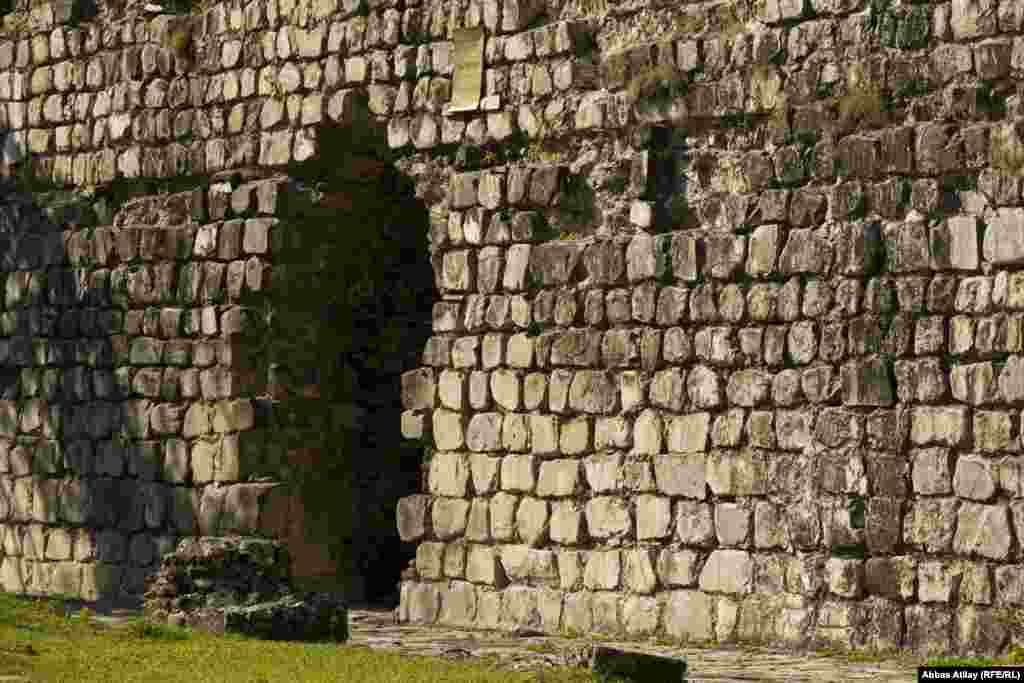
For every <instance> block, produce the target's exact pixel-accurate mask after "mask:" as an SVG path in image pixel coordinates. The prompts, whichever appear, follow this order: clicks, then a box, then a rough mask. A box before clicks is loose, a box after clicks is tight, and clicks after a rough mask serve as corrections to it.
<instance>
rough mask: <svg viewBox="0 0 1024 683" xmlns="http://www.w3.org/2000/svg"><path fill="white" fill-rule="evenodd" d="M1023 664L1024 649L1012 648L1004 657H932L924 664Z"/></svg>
mask: <svg viewBox="0 0 1024 683" xmlns="http://www.w3.org/2000/svg"><path fill="white" fill-rule="evenodd" d="M1022 664H1024V649H1020V648H1013V649H1012V650H1010V652H1009V653H1007V655H1006V656H1005V657H933V658H931V659H929V660H928V662H927V663H926V664H925V666H961V667H980V666H1020V665H1022Z"/></svg>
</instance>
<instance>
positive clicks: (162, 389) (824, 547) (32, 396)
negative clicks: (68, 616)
mask: <svg viewBox="0 0 1024 683" xmlns="http://www.w3.org/2000/svg"><path fill="white" fill-rule="evenodd" d="M83 8H84V4H82V6H79V4H78V3H76V2H73V1H70V0H62V1H61V2H40V3H33V4H32V6H31V7H21V6H19V8H18V9H17V10H16V11H15V12H13V13H11V14H10V15H8V16H6V17H4V27H5V33H4V35H3V36H0V125H2V126H3V127H4V128H5V131H6V133H5V134H4V135H3V138H2V145H0V162H2V163H3V164H4V165H5V166H10V165H15V164H16V166H11V167H12V168H13V169H14V170H15V171H16V172H17V173H18V175H19V176H20V177H23V178H29V179H35V181H37V182H38V181H41V180H47V181H51V182H54V183H56V184H58V185H60V186H63V187H75V188H76V189H78V190H80V191H83V192H87V191H91V190H92V189H95V188H104V187H109V186H111V185H116V184H118V183H121V182H123V181H124V180H136V179H156V180H159V179H167V178H179V177H191V178H196V179H197V180H196V187H195V188H191V190H190V191H188V192H182V193H175V194H171V195H159V194H155V195H149V196H146V197H142V198H140V199H139V200H137V201H138V204H137V205H134V206H135V207H136V209H138V210H139V212H140V213H138V214H133V213H132V212H131V211H129V210H127V209H126V207H121V206H115V207H112V209H113V212H114V214H115V215H117V214H118V212H120V215H122V216H124V217H125V218H124V219H117V218H110V217H108V219H109V220H107V219H97V220H96V221H95V225H96V226H97V227H95V228H92V229H90V227H89V226H88V225H87V224H86V223H84V222H80V221H79V220H78V219H77V218H75V217H74V216H67V215H62V216H60V217H58V218H57V219H54V220H53V221H52V222H50V223H48V224H46V225H45V226H44V224H43V221H42V219H39V220H37V219H36V218H35V217H33V216H31V215H30V213H29V212H28V211H27V210H23V209H22V208H20V204H13V203H8V204H5V207H4V211H5V213H4V214H3V215H4V226H3V227H4V229H5V230H6V231H7V232H6V233H5V239H6V235H7V234H9V235H10V243H9V244H8V245H6V248H5V249H4V261H3V263H2V269H3V271H4V291H5V293H6V295H5V299H4V310H3V312H2V316H3V317H2V319H3V321H4V323H3V326H2V328H0V331H2V332H3V334H4V335H5V336H4V338H3V339H2V340H0V342H2V343H0V351H3V352H4V353H5V354H6V355H4V356H0V358H3V360H2V361H0V362H2V363H3V368H4V371H5V372H7V380H5V381H7V382H8V384H9V385H10V388H9V389H5V390H4V391H5V392H6V393H4V396H3V398H2V399H0V401H2V403H0V438H3V439H4V441H3V446H4V448H2V449H0V548H2V552H3V559H2V561H0V587H2V588H3V589H4V590H8V591H18V592H21V591H23V590H27V591H29V592H37V593H52V592H75V591H78V592H80V593H81V594H82V595H92V594H97V593H100V592H107V591H114V592H119V593H125V594H134V595H138V594H140V593H141V591H142V587H143V582H144V579H145V577H146V576H147V575H149V574H151V573H152V572H153V571H154V570H155V568H156V561H157V558H158V557H159V556H161V555H162V554H163V553H164V552H167V551H169V550H170V549H171V548H173V547H174V546H175V544H176V542H177V540H178V538H179V537H181V536H191V535H196V534H198V535H200V536H218V535H220V534H221V533H236V532H237V533H247V532H249V531H252V532H257V531H258V532H263V533H265V534H267V535H268V536H272V537H275V538H279V537H281V536H283V535H285V533H289V534H291V535H292V536H293V537H294V536H296V535H299V536H301V533H299V532H301V530H298V531H296V530H295V529H294V524H292V523H291V522H290V521H288V520H289V519H291V518H289V517H288V516H287V515H283V514H282V513H280V511H279V510H278V511H274V510H273V509H270V508H273V507H274V505H272V504H271V503H272V502H273V501H274V500H275V495H274V493H273V492H274V490H275V487H274V481H275V479H276V478H278V469H277V467H276V465H275V466H272V467H268V468H266V469H264V467H263V465H262V464H261V463H262V458H263V457H264V456H263V454H262V451H261V449H260V444H261V443H262V441H261V439H260V436H259V434H258V431H257V430H258V427H259V425H258V424H256V412H257V411H256V404H255V401H254V400H253V399H254V398H255V392H254V391H252V390H250V388H249V385H248V382H247V381H244V382H243V381H242V379H241V378H240V377H239V373H238V372H237V370H238V369H237V368H234V367H233V364H232V362H231V356H232V353H233V351H232V349H231V345H230V343H227V342H226V341H224V338H225V337H228V336H230V334H231V333H232V332H233V331H234V330H235V328H234V325H235V323H236V322H238V319H239V316H240V311H239V310H238V309H237V306H233V305H232V296H233V294H234V293H235V292H237V291H239V289H240V288H245V287H247V288H250V289H254V290H256V289H259V286H260V285H259V283H261V282H262V278H263V275H264V274H265V272H264V268H263V266H264V265H265V264H264V261H263V259H264V258H265V254H266V253H268V250H269V249H270V245H271V244H272V240H270V236H271V233H272V232H273V231H272V227H273V225H274V223H273V221H274V219H275V216H277V215H278V214H279V213H280V209H279V208H278V207H277V206H276V205H273V204H272V203H271V204H264V203H263V202H261V201H258V198H257V194H258V189H257V188H256V187H255V186H254V185H250V184H248V183H242V184H239V183H238V182H237V181H235V182H232V183H229V184H228V187H227V188H224V184H223V183H222V182H221V181H220V180H219V179H215V178H214V177H213V176H214V175H215V174H219V173H222V172H226V171H230V170H232V169H239V168H242V167H247V168H249V167H256V168H258V169H259V170H260V172H261V173H264V174H265V175H270V174H271V173H273V172H286V171H287V170H288V169H287V167H288V166H289V165H291V164H293V163H299V164H301V163H305V162H311V161H316V160H317V159H318V158H320V157H321V156H322V157H323V158H324V159H327V158H331V154H332V152H333V151H332V150H331V149H329V148H322V147H321V144H322V142H323V136H322V135H321V132H322V131H323V130H324V129H325V128H326V127H329V126H352V125H363V124H365V123H366V122H369V123H371V124H376V125H379V126H383V127H385V128H386V134H387V142H388V144H389V145H390V147H391V149H392V150H393V152H394V159H393V161H394V164H395V165H396V167H397V168H398V169H399V170H400V171H401V172H402V173H404V174H407V175H409V176H412V177H413V178H415V179H416V181H417V194H418V196H419V197H420V199H421V200H422V201H423V202H424V203H425V204H426V205H427V207H428V208H429V209H430V212H431V219H432V224H431V240H432V254H431V255H430V258H431V259H432V263H433V264H434V267H435V271H436V274H437V283H436V284H437V286H438V288H439V289H440V294H441V299H440V300H439V301H438V303H437V305H436V307H435V311H434V313H435V317H434V329H435V333H436V335H435V336H434V337H433V338H431V340H430V341H429V343H428V344H427V346H426V348H425V350H424V354H423V364H424V366H425V367H424V368H423V369H420V370H415V371H412V372H411V373H410V374H409V375H407V376H406V377H405V380H404V384H405V386H404V391H403V394H404V397H403V398H404V399H405V400H406V401H407V408H408V412H407V413H405V414H404V415H403V416H402V429H403V433H404V434H406V435H407V436H409V437H411V438H421V439H423V440H424V442H425V446H426V448H425V453H424V455H425V457H427V458H428V459H429V462H428V463H427V467H428V470H429V476H428V477H427V486H428V490H426V491H425V492H424V493H423V494H421V495H418V496H414V497H411V498H408V499H406V500H405V501H404V502H403V503H402V505H401V506H400V508H399V510H398V517H399V523H400V527H401V532H402V534H403V537H404V538H406V539H407V540H408V541H410V542H415V543H417V544H418V545H417V559H416V563H415V567H414V568H412V569H411V570H409V572H407V580H405V581H404V582H403V584H402V600H401V606H400V609H399V616H400V617H401V618H402V619H407V620H412V621H418V622H421V621H422V622H434V621H440V622H441V623H452V624H469V625H473V626H476V627H481V628H491V627H496V628H508V629H517V628H518V629H527V630H529V629H533V630H541V631H551V632H556V631H569V632H572V631H577V632H597V633H614V634H619V633H621V634H624V635H629V636H636V637H665V638H669V639H677V640H690V641H705V640H711V639H718V640H722V641H729V640H741V641H749V640H758V641H772V642H781V643H786V644H806V643H820V642H827V643H832V644H835V645H840V646H851V647H865V648H869V649H886V648H899V647H908V648H914V649H920V650H932V651H942V652H950V651H963V652H967V651H987V650H999V649H1002V648H1005V647H1006V646H1008V645H1010V644H1011V643H1018V644H1019V643H1021V641H1022V639H1024V635H1022V634H1021V633H1020V632H1019V629H1020V627H1019V624H1020V620H1019V619H1018V618H1017V616H1016V609H1017V608H1018V607H1019V606H1020V605H1021V603H1024V572H1022V570H1021V566H1022V565H1021V564H1019V561H1020V558H1021V555H1020V553H1021V550H1022V545H1021V541H1020V537H1021V534H1020V533H1019V531H1018V528H1019V526H1020V525H1021V524H1022V523H1024V522H1022V515H1024V508H1022V507H1021V503H1020V499H1019V498H1017V496H1022V495H1024V494H1022V493H1021V487H1020V484H1019V481H1020V477H1019V460H1018V457H1019V456H1018V455H1017V453H1018V452H1019V449H1020V439H1021V435H1020V433H1019V410H1020V406H1021V404H1022V403H1024V388H1022V387H1024V361H1021V356H1019V355H1017V354H1019V353H1020V352H1021V343H1022V342H1021V322H1022V318H1021V315H1022V314H1021V313H1019V312H1018V311H1024V303H1022V302H1024V299H1022V296H1021V293H1020V291H1021V287H1022V284H1024V280H1022V279H1021V275H1020V273H1019V271H1018V267H1019V265H1020V264H1021V263H1024V208H1022V203H1024V202H1022V195H1021V190H1022V187H1021V177H1020V171H1021V169H1022V168H1024V147H1022V142H1021V137H1020V135H1021V133H1020V124H1021V121H1022V115H1024V111H1022V107H1021V103H1022V100H1021V94H1020V93H1019V92H1018V84H1017V82H1018V81H1019V80H1020V77H1021V75H1022V71H1024V36H1022V35H1021V34H1022V31H1024V9H1022V5H1021V4H1020V3H1016V2H1012V1H1010V0H1003V1H997V0H943V1H940V0H936V1H934V2H920V3H917V2H915V3H912V4H910V3H908V4H901V3H899V2H898V1H896V0H894V1H893V2H891V3H887V2H884V1H883V2H868V1H867V0H863V1H862V0H808V1H807V2H789V1H786V2H779V1H777V0H764V2H757V3H746V2H732V1H726V2H701V3H693V4H688V5H681V6H680V5H676V4H673V5H671V6H665V7H663V6H661V3H655V2H646V1H644V0H633V1H631V2H610V1H604V0H593V1H589V0H588V1H584V0H573V1H571V2H562V1H561V0H551V1H550V2H542V1H540V0H501V1H500V2H499V0H472V1H470V0H465V1H463V0H458V1H455V2H449V1H442V0H419V1H414V0H407V1H405V2H402V1H401V0H367V1H366V2H363V1H362V0H343V1H342V2H338V1H337V0H301V1H294V0H252V1H251V2H241V1H239V2H219V3H214V4H212V5H210V6H208V7H204V8H201V9H197V10H196V13H195V15H193V16H168V15H165V14H153V13H151V12H150V11H149V10H147V9H146V8H145V7H144V6H143V5H142V4H141V3H136V2H128V3H123V4H122V3H117V4H116V6H115V5H112V4H108V3H105V2H100V3H99V6H98V13H97V14H96V15H95V16H84V15H83V12H82V11H81V10H82V9H83ZM463 26H480V27H482V28H483V31H484V34H485V47H484V51H483V55H482V62H483V67H484V72H483V79H482V80H483V91H482V93H481V94H482V95H483V98H482V100H481V103H480V106H479V108H478V109H477V110H475V111H469V112H462V113H455V114H450V113H446V112H445V105H446V104H448V102H449V101H450V100H451V97H452V89H453V86H452V80H453V78H452V77H453V73H454V72H455V62H456V61H457V60H456V59H455V55H454V53H453V40H452V39H453V37H454V32H455V31H456V30H457V29H459V28H460V27H463ZM472 61H473V60H472V59H466V60H462V62H460V63H461V64H463V65H465V64H467V63H471V62H472ZM460 68H461V67H460ZM474 166H479V167H481V168H474ZM204 179H205V180H204ZM258 182H266V181H258ZM87 196H88V195H87ZM228 197H230V202H229V201H228V200H227V198H228ZM200 198H205V199H202V200H201V201H200ZM236 202H237V203H236ZM137 225H141V226H143V227H142V228H141V229H140V230H139V231H136V230H135V229H134V226H137ZM172 227H173V228H177V229H171V228H172ZM107 228H109V230H107ZM578 238H582V239H578ZM136 240H138V241H136ZM424 258H427V255H426V254H424ZM200 266H202V267H201V268H200ZM198 270H202V271H203V273H204V276H203V279H202V280H201V281H200V280H198V279H193V278H191V277H190V276H189V275H188V274H187V273H191V272H193V271H198ZM44 274H45V275H46V278H45V281H44V278H43V275H44ZM117 282H124V283H125V287H124V288H121V287H115V286H114V284H115V283H117ZM424 286H425V287H427V286H430V285H429V283H424ZM125 296H127V297H128V298H127V300H124V299H123V297H125ZM108 297H109V298H108ZM115 297H122V299H119V301H120V302H121V303H119V304H118V305H117V306H114V305H113V302H114V298H115ZM175 297H177V298H175ZM182 339H184V340H185V341H187V343H181V342H180V341H179V340H182ZM122 428H123V429H122ZM186 431H187V432H188V434H186V433H185V432H186ZM247 440H248V441H250V442H251V443H250V445H251V446H252V449H253V450H252V451H251V452H252V453H261V454H260V455H259V456H258V457H257V456H252V457H251V458H250V457H248V456H245V455H244V452H245V450H246V449H242V448H238V449H236V446H238V447H240V446H241V444H242V442H243V441H247ZM236 456H237V457H236ZM267 457H268V459H269V457H270V456H267ZM243 472H244V473H245V474H242V473H243ZM261 475H265V477H264V478H265V479H266V481H257V479H258V478H259V477H260V476H261ZM83 492H89V493H88V496H87V499H88V500H91V501H93V503H92V504H90V505H89V506H86V505H84V504H83V502H82V500H81V495H82V494H83ZM299 505H300V502H298V501H291V502H289V503H287V504H283V507H284V508H287V509H288V510H294V509H295V508H296V506H299ZM277 507H282V505H277ZM179 515H180V520H181V521H178V520H179ZM221 515H223V517H222V516H221ZM214 520H217V521H216V523H215V522H214ZM286 529H287V530H286ZM292 554H293V556H295V553H294V552H293V553H292Z"/></svg>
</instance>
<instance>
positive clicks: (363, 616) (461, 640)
mask: <svg viewBox="0 0 1024 683" xmlns="http://www.w3.org/2000/svg"><path fill="white" fill-rule="evenodd" d="M349 623H350V626H349V632H350V640H349V643H350V644H352V645H365V646H368V647H371V648H375V649H382V650H389V651H397V652H403V653H407V654H410V655H426V656H437V657H445V658H450V659H470V658H487V659H493V660H495V661H496V663H497V665H498V666H501V667H507V668H509V669H514V670H519V671H522V670H527V671H529V670H541V671H542V670H543V668H545V667H547V666H557V665H562V664H570V665H571V664H575V663H577V662H578V657H579V655H580V654H581V650H583V647H582V645H583V643H582V641H580V640H571V639H567V638H558V637H551V636H540V635H516V634H514V633H508V632H496V631H469V630H461V629H453V628H441V627H437V626H416V625H410V624H396V623H395V621H394V618H393V615H392V613H391V612H390V611H383V610H353V611H352V612H351V613H350V621H349ZM602 642H603V643H605V644H608V645H611V646H613V647H618V648H621V649H624V650H634V651H639V652H647V653H650V654H657V655H662V656H667V657H684V658H685V659H686V661H687V664H688V675H687V681H690V682H693V683H702V682H705V681H706V682H708V683H710V682H712V681H714V682H715V683H739V682H740V681H778V682H779V683H782V682H783V681H785V682H787V683H788V682H794V683H795V682H801V683H802V682H804V681H808V682H809V681H815V682H821V683H826V682H829V681H836V682H838V681H872V682H873V683H883V682H884V683H897V682H898V683H909V682H910V681H916V680H917V669H916V667H917V666H918V664H919V662H918V661H916V660H911V659H909V658H908V659H892V660H887V661H883V662H878V663H875V662H871V663H862V662H858V663H854V662H850V661H849V660H848V659H847V658H845V657H842V656H822V655H820V654H816V653H813V652H812V653H796V652H786V651H782V650H772V649H769V648H755V647H749V646H742V647H716V648H696V647H672V646H660V645H654V644H645V643H633V642H615V641H602ZM539 680H540V681H543V673H541V675H540V676H539Z"/></svg>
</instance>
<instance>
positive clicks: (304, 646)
mask: <svg viewBox="0 0 1024 683" xmlns="http://www.w3.org/2000/svg"><path fill="white" fill-rule="evenodd" d="M19 674H20V675H23V676H28V677H29V680H31V681H33V682H34V681H47V682H48V683H50V682H52V683H59V682H61V681H67V682H69V683H72V682H73V683H90V682H95V683H107V682H108V681H124V682H126V683H127V682H130V681H147V682H148V681H161V682H166V683H173V682H175V681H181V682H182V683H186V682H187V683H201V682H204V681H210V682H211V683H212V682H214V681H216V682H217V683H261V682H262V683H272V682H277V681H290V682H294V683H317V682H320V681H323V682H325V683H326V682H327V681H331V682H332V683H334V682H337V681H345V682H352V683H356V682H360V683H361V682H362V681H373V682H374V683H378V682H379V683H389V682H392V681H393V682H394V683H398V682H399V681H401V682H402V683H533V682H535V681H537V680H543V681H544V682H545V683H590V681H592V680H593V679H592V676H591V672H590V671H589V670H585V669H569V668H558V669H556V668H548V669H545V670H544V672H543V676H542V678H538V673H536V672H525V673H524V672H511V671H507V670H500V669H498V668H496V667H495V665H494V663H493V662H451V661H445V660H442V659H440V658H430V657H411V656H404V655H398V654H391V653H383V652H376V651H373V650H370V649H369V648H365V647H356V646H351V645H338V644H332V643H284V642H270V641H263V640H256V639H250V638H245V637H242V636H236V635H226V636H218V635H213V634H209V633H205V632H202V631H195V630H191V629H187V628H174V627H169V626H162V625H155V624H147V623H145V622H143V621H142V620H141V619H138V620H132V621H131V622H129V623H128V624H126V625H124V626H118V627H106V626H99V625H96V624H94V623H92V622H91V621H90V620H89V619H87V618H83V617H82V616H81V615H80V614H77V613H72V614H70V615H65V610H64V608H63V601H62V600H60V599H54V598H47V599H26V598H16V597H13V596H11V595H5V594H0V676H5V675H19Z"/></svg>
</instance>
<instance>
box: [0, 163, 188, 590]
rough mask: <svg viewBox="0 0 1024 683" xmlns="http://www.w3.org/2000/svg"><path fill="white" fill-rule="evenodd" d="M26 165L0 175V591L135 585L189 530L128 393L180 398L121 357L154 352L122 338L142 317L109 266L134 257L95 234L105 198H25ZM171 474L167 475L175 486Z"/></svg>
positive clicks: (182, 504) (182, 501)
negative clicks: (123, 303)
mask: <svg viewBox="0 0 1024 683" xmlns="http://www.w3.org/2000/svg"><path fill="white" fill-rule="evenodd" d="M24 170H25V169H24V164H22V165H21V168H20V169H16V175H15V177H13V178H5V179H3V180H2V182H0V271H2V273H0V277H2V280H3V294H4V298H3V306H2V310H0V541H2V544H0V557H2V561H0V587H2V588H3V589H4V590H6V591H10V592H16V593H33V594H42V593H61V594H70V595H81V596H82V597H84V598H86V599H90V600H95V599H108V598H114V597H117V594H118V593H119V592H123V593H128V594H140V593H141V592H142V582H143V579H144V577H145V575H146V572H147V570H148V568H149V567H151V566H152V565H153V563H154V561H155V560H156V557H157V556H158V553H160V552H165V551H167V550H169V549H170V548H171V547H172V545H173V540H174V535H175V534H176V533H184V534H188V533H192V530H193V526H194V518H193V517H192V514H191V502H190V500H189V499H188V497H187V495H185V496H182V495H181V494H187V493H188V492H187V490H185V489H184V488H183V487H174V486H172V484H171V482H167V481H164V480H165V475H166V474H168V471H167V466H166V465H163V462H164V457H163V456H164V452H163V451H164V450H167V451H168V452H170V451H172V450H173V447H171V446H168V445H167V444H162V443H161V442H159V441H156V440H153V439H152V438H149V437H151V436H152V435H151V425H150V424H149V421H148V419H147V417H148V416H147V414H146V413H145V412H144V411H143V410H142V408H143V407H144V404H145V403H146V401H144V400H141V401H140V400H138V399H141V398H142V396H140V395H139V394H140V391H139V390H141V389H145V390H146V393H149V391H148V388H150V387H152V388H155V389H156V390H157V393H158V395H159V394H160V393H161V392H163V395H164V397H165V398H167V399H172V398H176V395H175V396H169V395H168V390H167V389H166V388H165V386H164V385H163V384H162V382H163V381H164V378H163V377H162V372H161V373H160V374H157V373H156V372H155V371H154V370H152V369H151V370H149V372H146V371H145V370H140V372H139V373H137V374H136V375H135V377H132V376H131V375H130V374H129V373H128V372H126V371H125V368H124V367H123V366H126V365H127V364H128V362H127V361H125V362H124V363H123V364H122V363H121V362H119V361H120V360H121V359H122V357H124V356H133V357H132V358H128V360H130V361H132V362H135V361H136V360H145V359H143V358H138V359H137V358H134V356H136V354H142V355H145V353H147V352H148V353H152V349H149V350H147V349H142V348H139V349H136V348H132V349H127V348H125V344H124V343H125V341H126V339H127V337H126V336H125V334H126V333H130V332H129V328H130V326H132V325H133V324H134V325H140V326H141V325H142V323H143V321H142V317H141V316H137V320H136V321H135V322H134V323H133V322H131V321H130V320H129V319H128V318H129V316H127V315H126V314H125V312H124V311H123V310H122V309H121V308H120V307H119V302H118V299H119V298H120V297H119V295H118V294H117V293H116V292H115V286H114V285H116V282H113V281H112V279H113V280H116V276H115V274H114V271H113V270H111V269H110V268H107V267H106V266H107V265H108V264H109V263H112V262H114V261H115V260H116V259H122V260H124V261H128V260H136V259H137V257H138V254H137V253H135V251H133V253H132V254H131V255H128V254H127V253H121V252H123V251H125V250H129V249H131V248H132V245H131V244H130V243H129V242H128V241H124V243H123V244H121V243H117V244H115V242H114V239H113V234H112V233H110V232H109V231H108V232H107V234H106V235H104V236H103V237H100V236H96V235H95V234H94V232H95V231H96V230H99V228H96V227H95V226H97V225H98V224H101V223H104V222H105V223H109V214H107V215H106V216H104V213H106V212H105V208H104V206H103V203H102V202H98V203H95V204H94V203H92V202H90V201H89V199H88V198H83V197H75V196H74V194H73V193H69V192H53V193H48V194H39V195H35V196H33V195H32V194H29V191H34V192H39V191H40V190H42V189H43V188H42V187H41V186H39V185H38V184H36V183H31V182H29V183H26V181H27V180H30V176H29V175H28V174H26V173H20V172H19V171H24ZM41 205H46V206H47V209H46V210H44V209H42V208H41ZM107 230H109V229H107ZM94 247H95V248H94ZM100 251H105V252H106V253H105V254H100ZM126 257H127V258H126ZM125 274H127V273H125ZM168 464H169V465H170V464H173V463H168ZM186 467H187V460H186ZM180 474H182V473H180V472H175V473H173V476H172V477H171V479H172V480H173V479H175V478H178V479H180V480H181V482H182V483H183V482H184V476H178V475H180ZM185 474H187V472H186V473H185Z"/></svg>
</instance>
